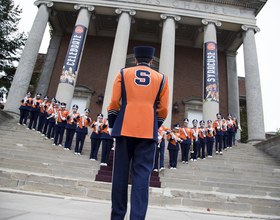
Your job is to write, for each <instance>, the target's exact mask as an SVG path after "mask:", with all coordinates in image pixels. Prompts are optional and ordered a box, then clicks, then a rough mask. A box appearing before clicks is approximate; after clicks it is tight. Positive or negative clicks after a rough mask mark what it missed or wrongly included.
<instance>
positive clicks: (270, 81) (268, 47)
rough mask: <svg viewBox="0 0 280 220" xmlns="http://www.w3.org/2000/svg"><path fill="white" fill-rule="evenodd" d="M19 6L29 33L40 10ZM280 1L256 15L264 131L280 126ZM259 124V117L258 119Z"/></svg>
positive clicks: (240, 63) (29, 3)
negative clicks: (278, 99)
mask: <svg viewBox="0 0 280 220" xmlns="http://www.w3.org/2000/svg"><path fill="white" fill-rule="evenodd" d="M14 2H15V4H17V5H20V8H22V10H23V13H22V15H21V17H22V19H21V21H20V23H19V29H20V30H24V31H25V32H29V31H30V29H31V27H32V24H33V21H34V18H35V16H36V13H37V7H36V6H34V4H33V2H34V0H14ZM279 8H280V0H268V1H267V3H266V5H265V6H264V7H263V9H262V10H261V12H260V13H259V14H258V16H257V26H258V27H259V28H260V29H261V31H260V32H259V33H257V34H256V35H255V37H256V45H257V52H258V61H259V70H260V80H261V87H262V101H263V111H264V121H265V131H266V132H270V131H276V129H277V128H280V102H279V101H277V96H276V94H277V93H278V94H280V93H279V90H278V88H279V87H280V83H279V82H280V74H279V73H280V71H279V67H278V63H279V62H280V61H279V57H278V52H279V51H280V44H278V43H277V44H276V42H277V41H278V40H279V36H280V28H278V27H279V25H280V16H279ZM49 40H50V38H49V27H48V26H47V28H46V30H45V35H44V38H43V41H42V44H41V47H40V50H39V53H46V52H47V49H48V45H49ZM237 52H238V55H237V74H238V76H245V71H244V58H243V47H242V46H241V47H240V48H239V50H238V51H237ZM256 123H258V119H257V118H256Z"/></svg>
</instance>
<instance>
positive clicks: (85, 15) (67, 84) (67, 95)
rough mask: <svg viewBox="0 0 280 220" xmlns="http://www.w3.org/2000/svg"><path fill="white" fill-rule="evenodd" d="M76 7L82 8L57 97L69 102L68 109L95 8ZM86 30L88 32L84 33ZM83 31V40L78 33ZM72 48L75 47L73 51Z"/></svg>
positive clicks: (77, 8) (76, 7) (77, 6)
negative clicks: (69, 65)
mask: <svg viewBox="0 0 280 220" xmlns="http://www.w3.org/2000/svg"><path fill="white" fill-rule="evenodd" d="M74 8H75V9H76V10H80V11H79V14H78V17H77V20H76V24H75V30H74V32H73V34H72V38H71V42H70V45H69V48H68V52H67V55H66V58H65V62H64V67H63V70H62V74H61V77H60V83H59V84H58V88H57V91H56V99H58V100H59V101H60V102H65V103H66V104H67V109H68V110H69V109H70V104H71V101H72V98H73V94H74V89H75V85H76V82H77V78H78V73H79V67H80V63H81V59H82V55H83V48H84V45H85V41H86V36H87V29H88V26H89V21H90V18H91V15H92V11H93V10H94V6H91V5H75V6H74ZM79 25H80V26H79ZM82 26H83V27H84V28H86V30H83V28H82ZM84 31H86V33H84ZM81 33H83V34H85V35H84V39H83V40H82V37H81V36H80V35H78V34H81ZM72 39H73V41H72ZM74 39H75V40H74ZM79 41H80V42H79ZM77 45H78V46H77ZM76 46H77V47H78V48H80V47H81V48H82V49H81V50H80V49H77V47H76ZM70 48H73V51H72V49H70ZM76 62H77V63H76ZM68 63H73V65H74V66H73V70H72V67H68V66H67V65H68ZM74 63H76V64H74ZM76 65H78V66H76ZM68 68H69V69H68ZM70 68H71V69H70ZM66 72H67V73H66ZM70 72H71V73H70ZM68 74H69V75H68ZM67 75H68V77H69V76H70V79H69V80H67V79H66V78H67Z"/></svg>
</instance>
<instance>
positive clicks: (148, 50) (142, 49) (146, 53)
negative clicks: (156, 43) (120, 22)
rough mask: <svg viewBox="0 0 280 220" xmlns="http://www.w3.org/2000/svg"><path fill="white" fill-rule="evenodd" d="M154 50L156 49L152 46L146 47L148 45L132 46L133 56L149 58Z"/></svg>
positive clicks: (152, 56) (152, 55)
mask: <svg viewBox="0 0 280 220" xmlns="http://www.w3.org/2000/svg"><path fill="white" fill-rule="evenodd" d="M155 50H156V49H155V48H154V47H148V46H137V47H133V51H134V57H135V58H151V59H153V58H154V53H155Z"/></svg>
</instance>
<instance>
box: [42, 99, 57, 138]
mask: <svg viewBox="0 0 280 220" xmlns="http://www.w3.org/2000/svg"><path fill="white" fill-rule="evenodd" d="M55 102H56V98H52V99H51V103H50V105H49V106H48V107H47V108H46V109H47V110H46V118H45V123H44V128H42V130H43V132H42V136H46V134H47V130H48V127H49V121H50V119H49V117H48V116H49V114H50V113H51V112H52V110H53V108H54V107H55Z"/></svg>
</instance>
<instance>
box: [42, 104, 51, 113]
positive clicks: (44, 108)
mask: <svg viewBox="0 0 280 220" xmlns="http://www.w3.org/2000/svg"><path fill="white" fill-rule="evenodd" d="M50 104H51V103H49V102H47V103H44V102H42V103H41V108H40V111H41V113H46V110H47V109H48V108H49V106H50Z"/></svg>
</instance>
